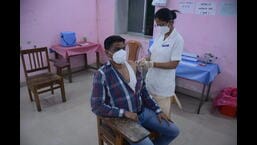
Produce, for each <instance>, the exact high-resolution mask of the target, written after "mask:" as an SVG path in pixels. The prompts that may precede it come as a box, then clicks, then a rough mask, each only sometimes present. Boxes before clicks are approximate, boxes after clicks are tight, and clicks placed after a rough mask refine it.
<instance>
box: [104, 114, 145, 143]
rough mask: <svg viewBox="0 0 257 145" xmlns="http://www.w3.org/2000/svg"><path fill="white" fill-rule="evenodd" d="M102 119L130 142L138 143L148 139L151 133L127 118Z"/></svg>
mask: <svg viewBox="0 0 257 145" xmlns="http://www.w3.org/2000/svg"><path fill="white" fill-rule="evenodd" d="M101 119H102V120H103V121H104V122H105V123H106V124H107V125H108V126H109V127H110V128H112V129H113V130H114V131H116V132H118V133H120V134H121V135H122V136H123V137H124V138H126V139H127V140H129V141H130V142H133V143H136V142H139V141H141V140H143V139H144V138H146V137H147V136H148V135H149V134H150V132H149V131H148V130H146V129H145V128H144V127H142V126H141V125H140V124H138V123H137V122H135V121H132V120H130V119H126V118H103V117H101Z"/></svg>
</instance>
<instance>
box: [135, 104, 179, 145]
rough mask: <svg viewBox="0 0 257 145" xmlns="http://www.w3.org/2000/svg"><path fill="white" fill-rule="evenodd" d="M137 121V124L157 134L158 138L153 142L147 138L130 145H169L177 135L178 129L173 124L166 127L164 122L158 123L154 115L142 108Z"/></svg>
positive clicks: (166, 123)
mask: <svg viewBox="0 0 257 145" xmlns="http://www.w3.org/2000/svg"><path fill="white" fill-rule="evenodd" d="M138 119H139V124H141V125H142V126H143V127H145V128H147V129H150V130H152V131H155V132H157V133H159V134H160V136H159V137H158V138H157V139H156V140H154V141H151V140H150V139H149V137H147V138H145V139H144V140H142V141H140V142H138V143H130V144H131V145H169V143H171V141H172V140H174V139H175V138H176V137H177V136H178V134H179V129H178V127H177V126H176V125H175V124H174V123H171V122H169V125H168V122H167V121H165V120H162V121H161V123H160V121H159V120H158V118H157V115H156V113H155V112H153V111H152V110H150V109H147V108H144V111H143V112H142V113H141V114H140V115H138Z"/></svg>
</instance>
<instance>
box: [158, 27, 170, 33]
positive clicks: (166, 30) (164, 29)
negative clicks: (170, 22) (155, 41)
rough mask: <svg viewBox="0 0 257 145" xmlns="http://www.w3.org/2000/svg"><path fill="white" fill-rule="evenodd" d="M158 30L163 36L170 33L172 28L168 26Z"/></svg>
mask: <svg viewBox="0 0 257 145" xmlns="http://www.w3.org/2000/svg"><path fill="white" fill-rule="evenodd" d="M158 30H159V33H160V34H161V35H164V34H166V33H168V32H169V31H170V28H169V27H168V26H158Z"/></svg>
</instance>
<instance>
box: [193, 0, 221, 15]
mask: <svg viewBox="0 0 257 145" xmlns="http://www.w3.org/2000/svg"><path fill="white" fill-rule="evenodd" d="M195 13H196V14H198V15H215V13H216V2H197V3H196V9H195Z"/></svg>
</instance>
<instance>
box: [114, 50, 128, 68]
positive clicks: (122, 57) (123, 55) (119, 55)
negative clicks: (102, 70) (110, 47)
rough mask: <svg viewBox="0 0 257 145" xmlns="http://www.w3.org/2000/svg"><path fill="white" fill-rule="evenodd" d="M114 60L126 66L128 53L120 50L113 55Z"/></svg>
mask: <svg viewBox="0 0 257 145" xmlns="http://www.w3.org/2000/svg"><path fill="white" fill-rule="evenodd" d="M112 59H113V61H114V62H115V63H117V64H124V63H125V61H126V60H127V52H126V51H125V50H123V49H120V50H119V51H117V52H115V53H114V54H113V56H112Z"/></svg>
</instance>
